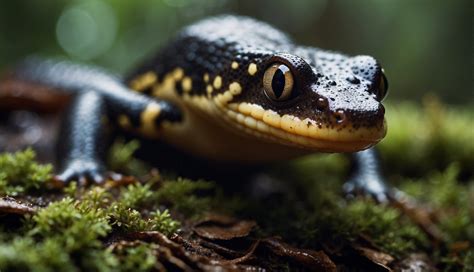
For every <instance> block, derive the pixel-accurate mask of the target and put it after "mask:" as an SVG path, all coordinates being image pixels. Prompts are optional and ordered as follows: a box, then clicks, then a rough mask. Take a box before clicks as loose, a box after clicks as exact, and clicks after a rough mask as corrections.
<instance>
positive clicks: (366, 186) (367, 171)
mask: <svg viewBox="0 0 474 272" xmlns="http://www.w3.org/2000/svg"><path fill="white" fill-rule="evenodd" d="M351 161H352V169H351V170H352V172H351V175H350V177H349V180H348V181H347V182H346V183H345V184H344V191H345V192H346V194H348V195H357V194H363V195H369V196H371V197H373V198H374V199H375V200H377V201H379V202H387V201H388V200H389V197H390V195H389V194H390V189H389V187H388V186H387V185H386V184H385V181H384V179H383V177H382V174H381V169H380V162H379V157H378V154H377V150H376V149H375V148H370V149H367V150H364V151H360V152H356V153H353V154H351Z"/></svg>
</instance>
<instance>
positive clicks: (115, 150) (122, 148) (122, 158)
mask: <svg viewBox="0 0 474 272" xmlns="http://www.w3.org/2000/svg"><path fill="white" fill-rule="evenodd" d="M139 147H140V142H139V141H137V140H132V141H130V142H127V143H125V141H124V140H123V139H118V140H117V141H115V142H114V143H113V144H112V146H111V147H110V150H109V152H108V157H107V165H108V167H109V169H110V170H112V171H116V172H118V173H122V174H127V175H133V176H142V175H144V174H146V173H147V172H148V170H149V167H148V166H147V164H146V163H144V162H143V161H140V160H137V159H136V158H134V157H133V153H135V151H136V150H137V149H138V148H139Z"/></svg>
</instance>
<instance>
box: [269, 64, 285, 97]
mask: <svg viewBox="0 0 474 272" xmlns="http://www.w3.org/2000/svg"><path fill="white" fill-rule="evenodd" d="M284 88H285V75H284V74H283V71H282V70H281V69H280V68H278V70H276V71H275V74H274V75H273V78H272V89H273V93H274V94H275V97H276V98H280V96H281V94H282V93H283V89H284Z"/></svg>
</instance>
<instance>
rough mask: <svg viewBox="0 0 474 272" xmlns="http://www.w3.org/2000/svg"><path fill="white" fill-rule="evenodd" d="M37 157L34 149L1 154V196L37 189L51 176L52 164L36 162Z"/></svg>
mask: <svg viewBox="0 0 474 272" xmlns="http://www.w3.org/2000/svg"><path fill="white" fill-rule="evenodd" d="M35 157H36V155H35V152H34V151H33V150H32V149H26V150H25V151H20V152H16V153H13V154H11V153H4V154H1V155H0V196H5V195H10V196H16V195H19V194H22V193H25V192H29V191H33V190H37V189H39V188H41V187H42V186H43V185H44V184H45V182H46V181H48V180H49V179H50V178H51V171H52V169H53V168H52V166H51V165H50V164H46V165H41V164H38V163H36V162H35Z"/></svg>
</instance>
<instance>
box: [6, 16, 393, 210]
mask: <svg viewBox="0 0 474 272" xmlns="http://www.w3.org/2000/svg"><path fill="white" fill-rule="evenodd" d="M232 62H237V63H238V64H239V68H238V69H231V63H232ZM273 62H280V63H284V64H286V65H287V66H289V67H290V68H291V70H292V73H293V76H294V77H295V84H296V85H295V91H294V92H293V94H292V97H291V99H289V100H288V101H285V102H281V103H276V102H274V101H271V100H269V99H268V97H266V96H265V94H264V92H263V91H262V89H263V86H262V80H261V79H262V76H263V73H264V71H265V68H266V67H267V66H268V65H269V64H270V63H273ZM250 63H254V64H256V65H257V74H256V75H255V76H253V77H249V76H248V74H247V73H248V72H247V67H248V66H249V64H250ZM176 67H180V68H182V69H183V70H184V73H185V74H186V75H188V76H190V77H191V79H192V85H193V88H192V92H191V95H204V94H205V92H206V82H204V79H203V75H204V74H205V73H208V75H209V76H210V77H211V78H214V77H216V76H218V75H219V76H222V81H223V82H222V85H224V86H227V85H228V84H230V83H231V82H233V81H237V82H239V83H240V84H241V85H242V89H243V90H247V91H244V92H242V95H240V96H238V97H237V98H236V100H235V101H236V102H239V101H245V102H247V101H249V102H252V103H255V104H259V105H265V107H266V108H269V109H272V110H274V111H276V112H278V113H281V114H282V115H283V114H292V115H294V116H297V117H299V118H300V119H304V118H307V117H311V118H313V119H314V120H317V121H318V123H320V124H321V125H324V126H326V127H332V126H334V125H335V124H336V123H340V122H341V120H343V121H344V122H347V125H348V126H352V128H351V129H358V128H360V127H379V126H382V124H383V118H384V108H383V106H382V105H381V104H380V100H381V99H382V97H383V96H384V92H385V89H383V90H381V89H380V86H381V83H382V82H381V81H385V78H384V76H383V73H382V70H381V67H380V65H379V64H378V62H377V61H376V60H375V59H373V58H372V57H369V56H357V57H348V56H345V55H341V54H338V53H333V52H328V51H323V50H320V49H317V48H312V47H301V46H297V45H295V44H293V43H292V42H291V40H290V39H289V38H288V37H287V36H286V35H285V34H283V33H282V32H280V31H278V30H276V29H274V28H273V27H271V26H269V25H267V24H264V23H261V22H258V21H255V20H252V19H249V18H244V17H235V16H223V17H217V18H212V19H208V20H205V21H201V22H198V23H196V24H194V25H192V26H190V27H188V28H186V29H184V30H183V31H182V32H181V33H180V34H179V35H178V36H177V37H176V38H175V39H174V40H173V41H171V42H170V43H169V44H168V45H167V46H166V47H164V48H163V49H161V50H160V51H159V52H158V54H157V55H156V57H154V58H152V59H150V60H149V61H148V62H147V63H146V64H144V65H142V66H141V67H140V68H139V69H137V70H135V71H134V72H133V73H131V74H129V75H128V76H127V77H126V80H125V82H129V81H131V80H133V79H134V78H136V77H137V76H140V75H142V74H143V73H145V72H148V71H153V72H155V73H156V74H157V75H158V81H160V80H161V79H163V77H164V76H165V75H166V74H168V73H169V72H171V71H172V70H173V69H175V68H176ZM15 77H16V78H18V79H20V80H26V81H30V82H34V83H38V84H44V85H48V86H52V87H55V88H58V89H61V90H64V91H69V92H71V94H73V95H75V100H74V102H73V105H72V106H71V107H70V113H69V115H68V117H67V118H66V119H65V120H66V121H65V125H64V126H63V132H62V135H64V136H62V137H63V139H62V140H61V143H60V146H61V147H62V148H60V150H62V151H60V162H61V163H60V164H59V165H60V174H59V179H61V180H63V181H69V180H72V179H75V180H77V179H89V180H93V181H96V182H100V181H102V180H103V177H104V172H105V167H104V165H103V159H102V158H103V155H102V154H103V150H104V148H103V147H104V146H105V145H104V144H102V143H103V142H104V139H105V138H106V135H105V133H104V132H103V131H104V129H103V127H104V126H103V124H102V121H103V120H101V118H102V116H107V117H108V119H109V120H117V117H118V115H119V114H126V115H127V116H128V117H129V119H130V122H131V123H132V125H133V126H134V127H138V126H139V118H140V114H141V113H142V112H143V110H144V109H145V108H146V107H147V106H148V105H149V104H150V103H157V104H158V105H159V106H160V108H161V113H160V115H159V118H157V120H156V122H157V123H159V122H162V121H163V120H166V121H170V122H180V120H181V119H182V118H183V116H181V111H180V109H179V108H177V107H176V106H175V105H173V104H171V103H169V102H167V101H162V100H158V99H157V98H151V97H149V96H146V95H143V94H139V93H136V92H133V91H131V90H130V89H129V88H128V87H127V86H126V85H125V84H124V83H123V81H122V80H120V79H119V78H117V77H115V76H113V75H111V74H109V73H107V72H104V71H103V70H101V69H98V68H92V67H89V66H82V65H77V64H72V63H68V62H58V61H49V60H41V59H29V60H27V61H25V62H24V63H22V64H21V65H20V66H19V67H18V68H17V69H16V71H15ZM383 84H384V85H385V86H386V82H383ZM249 90H250V91H249ZM176 91H177V92H178V93H182V92H183V90H182V87H181V86H180V85H177V86H176ZM223 91H224V88H223V89H221V90H216V91H215V92H214V93H213V94H212V95H213V96H215V95H217V94H219V93H222V92H223ZM150 92H151V90H145V91H143V93H144V94H147V93H150ZM341 110H342V111H341ZM341 112H342V113H341ZM341 114H342V115H343V116H341ZM352 157H353V162H354V164H353V165H354V171H353V174H352V176H351V178H350V181H349V183H348V184H347V185H346V186H345V189H346V191H347V192H348V193H353V192H357V191H363V192H365V193H368V194H371V195H373V196H374V197H375V198H377V199H378V200H380V201H383V200H385V199H386V195H387V193H386V192H387V189H386V186H385V185H384V184H383V181H382V178H381V175H380V170H379V165H378V160H377V158H376V154H375V151H374V150H373V149H369V150H366V151H362V152H359V153H355V155H353V156H352Z"/></svg>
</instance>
